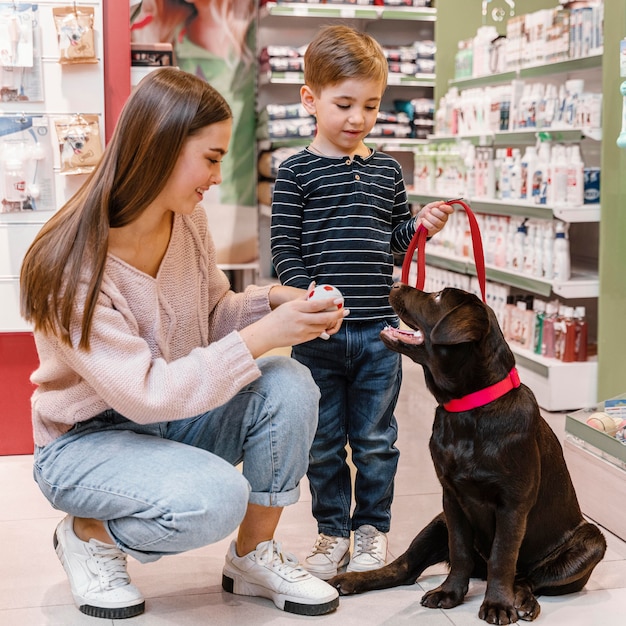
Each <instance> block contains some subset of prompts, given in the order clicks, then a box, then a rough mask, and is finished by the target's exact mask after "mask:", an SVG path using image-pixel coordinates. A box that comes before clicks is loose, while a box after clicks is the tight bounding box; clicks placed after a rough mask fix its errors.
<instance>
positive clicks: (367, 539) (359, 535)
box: [347, 524, 387, 572]
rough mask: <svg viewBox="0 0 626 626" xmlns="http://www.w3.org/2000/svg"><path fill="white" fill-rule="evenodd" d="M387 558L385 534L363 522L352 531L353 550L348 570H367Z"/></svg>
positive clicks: (381, 564) (383, 562) (379, 565)
mask: <svg viewBox="0 0 626 626" xmlns="http://www.w3.org/2000/svg"><path fill="white" fill-rule="evenodd" d="M386 560H387V535H386V534H385V533H381V532H380V531H379V530H378V529H376V528H374V526H370V525H369V524H365V525H363V526H360V527H359V528H357V529H356V530H355V531H354V550H353V551H352V558H351V559H350V563H348V568H347V571H348V572H369V571H370V570H373V569H378V568H379V567H382V566H383V565H384V564H385V561H386Z"/></svg>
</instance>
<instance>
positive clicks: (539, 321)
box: [533, 299, 546, 354]
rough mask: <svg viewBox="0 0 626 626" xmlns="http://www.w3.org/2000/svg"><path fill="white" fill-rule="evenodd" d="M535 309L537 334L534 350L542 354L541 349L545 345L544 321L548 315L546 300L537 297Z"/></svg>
mask: <svg viewBox="0 0 626 626" xmlns="http://www.w3.org/2000/svg"><path fill="white" fill-rule="evenodd" d="M533 309H534V311H535V336H534V341H533V352H534V353H535V354H541V350H542V347H543V321H544V319H545V317H546V302H545V300H539V299H535V303H534V305H533Z"/></svg>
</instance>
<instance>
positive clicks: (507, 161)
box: [500, 148, 515, 200]
mask: <svg viewBox="0 0 626 626" xmlns="http://www.w3.org/2000/svg"><path fill="white" fill-rule="evenodd" d="M514 163H515V162H514V160H513V148H507V149H506V156H505V157H504V161H502V167H501V170H500V198H502V200H508V199H510V198H512V197H513V181H512V177H513V166H514Z"/></svg>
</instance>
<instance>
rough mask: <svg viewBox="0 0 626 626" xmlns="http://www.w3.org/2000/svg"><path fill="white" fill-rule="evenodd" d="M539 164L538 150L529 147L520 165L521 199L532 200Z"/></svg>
mask: <svg viewBox="0 0 626 626" xmlns="http://www.w3.org/2000/svg"><path fill="white" fill-rule="evenodd" d="M536 164H537V148H535V146H528V147H527V148H526V150H525V151H524V156H523V157H522V160H521V163H520V170H521V171H520V199H521V200H530V199H531V197H532V189H533V174H534V173H535V166H536Z"/></svg>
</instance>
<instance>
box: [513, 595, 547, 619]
mask: <svg viewBox="0 0 626 626" xmlns="http://www.w3.org/2000/svg"><path fill="white" fill-rule="evenodd" d="M515 609H516V610H517V615H518V617H519V618H520V619H523V620H524V621H527V622H532V621H533V620H535V619H537V618H538V617H539V613H541V606H540V604H539V602H537V598H535V595H534V594H533V592H532V591H530V589H528V588H527V587H518V588H517V589H516V590H515Z"/></svg>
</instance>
